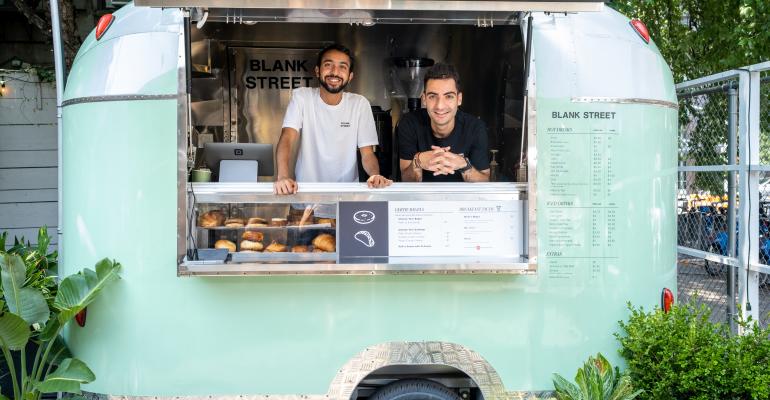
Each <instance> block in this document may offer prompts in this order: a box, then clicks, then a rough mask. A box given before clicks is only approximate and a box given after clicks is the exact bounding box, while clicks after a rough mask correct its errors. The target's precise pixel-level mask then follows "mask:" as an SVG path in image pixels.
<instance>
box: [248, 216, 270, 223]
mask: <svg viewBox="0 0 770 400" xmlns="http://www.w3.org/2000/svg"><path fill="white" fill-rule="evenodd" d="M246 224H248V225H252V224H254V225H256V224H262V225H267V221H266V220H265V219H264V218H259V217H251V218H249V220H248V221H247V222H246Z"/></svg>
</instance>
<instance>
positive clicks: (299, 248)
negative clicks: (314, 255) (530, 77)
mask: <svg viewBox="0 0 770 400" xmlns="http://www.w3.org/2000/svg"><path fill="white" fill-rule="evenodd" d="M291 252H292V253H307V252H308V248H307V246H305V245H303V244H298V245H296V246H292V248H291Z"/></svg>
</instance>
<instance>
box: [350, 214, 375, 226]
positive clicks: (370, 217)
mask: <svg viewBox="0 0 770 400" xmlns="http://www.w3.org/2000/svg"><path fill="white" fill-rule="evenodd" d="M375 217H376V216H375V215H374V213H373V212H371V211H369V210H361V211H356V213H355V214H353V221H356V223H358V224H361V225H366V224H371V223H372V222H374V218H375Z"/></svg>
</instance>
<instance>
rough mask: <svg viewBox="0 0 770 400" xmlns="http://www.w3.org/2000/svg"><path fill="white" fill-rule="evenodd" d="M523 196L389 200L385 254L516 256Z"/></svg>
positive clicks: (519, 251) (520, 249)
mask: <svg viewBox="0 0 770 400" xmlns="http://www.w3.org/2000/svg"><path fill="white" fill-rule="evenodd" d="M522 214H523V209H522V202H521V201H454V202H444V201H391V202H388V216H389V224H388V244H389V249H388V250H389V251H388V253H389V255H390V256H391V257H394V256H395V257H399V256H422V257H425V256H514V257H515V256H519V255H520V254H522V253H523V243H521V235H519V234H517V233H516V230H517V228H520V227H521V225H522V223H523V221H522V216H523V215H522Z"/></svg>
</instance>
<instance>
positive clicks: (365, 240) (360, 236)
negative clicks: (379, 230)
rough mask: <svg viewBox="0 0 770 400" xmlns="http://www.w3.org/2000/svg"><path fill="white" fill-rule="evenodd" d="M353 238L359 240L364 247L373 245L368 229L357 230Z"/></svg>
mask: <svg viewBox="0 0 770 400" xmlns="http://www.w3.org/2000/svg"><path fill="white" fill-rule="evenodd" d="M353 238H354V239H356V240H358V241H359V242H361V244H363V245H364V246H366V247H370V248H371V247H374V238H373V237H372V234H371V233H369V231H358V232H356V234H355V235H354V236H353Z"/></svg>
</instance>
